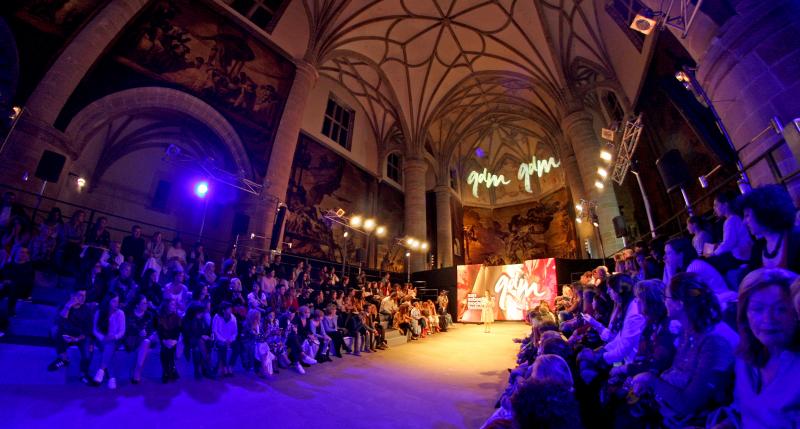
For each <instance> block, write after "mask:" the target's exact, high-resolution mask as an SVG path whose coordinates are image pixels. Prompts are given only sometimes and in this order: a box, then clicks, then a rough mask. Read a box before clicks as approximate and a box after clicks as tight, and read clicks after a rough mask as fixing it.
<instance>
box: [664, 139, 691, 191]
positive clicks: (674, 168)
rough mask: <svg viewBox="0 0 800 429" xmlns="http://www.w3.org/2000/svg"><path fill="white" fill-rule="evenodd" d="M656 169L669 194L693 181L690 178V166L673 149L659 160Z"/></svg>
mask: <svg viewBox="0 0 800 429" xmlns="http://www.w3.org/2000/svg"><path fill="white" fill-rule="evenodd" d="M656 167H657V168H658V173H659V174H660V175H661V180H663V181H664V186H665V187H666V188H667V192H672V191H674V190H676V189H678V188H680V187H681V186H682V185H684V184H685V183H688V182H690V181H691V180H692V178H691V177H689V166H688V165H686V161H684V160H683V157H682V156H681V153H680V152H679V151H678V150H677V149H672V150H670V151H668V152H667V153H665V154H664V156H662V157H661V158H659V159H658V160H657V161H656Z"/></svg>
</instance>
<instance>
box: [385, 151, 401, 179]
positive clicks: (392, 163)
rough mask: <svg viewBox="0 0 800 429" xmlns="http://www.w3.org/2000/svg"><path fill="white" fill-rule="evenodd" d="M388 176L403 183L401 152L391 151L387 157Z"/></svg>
mask: <svg viewBox="0 0 800 429" xmlns="http://www.w3.org/2000/svg"><path fill="white" fill-rule="evenodd" d="M386 177H388V178H390V179H392V180H394V181H395V183H398V184H400V183H403V182H402V180H403V159H402V158H400V154H399V153H397V152H395V153H390V154H389V156H387V157H386Z"/></svg>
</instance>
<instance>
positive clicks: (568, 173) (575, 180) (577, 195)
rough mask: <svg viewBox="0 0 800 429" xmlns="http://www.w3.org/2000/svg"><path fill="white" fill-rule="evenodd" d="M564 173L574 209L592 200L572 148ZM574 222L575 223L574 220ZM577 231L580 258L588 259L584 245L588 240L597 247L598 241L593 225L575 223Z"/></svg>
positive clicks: (564, 162)
mask: <svg viewBox="0 0 800 429" xmlns="http://www.w3.org/2000/svg"><path fill="white" fill-rule="evenodd" d="M562 171H563V172H564V176H565V179H566V183H567V186H569V190H570V195H571V198H572V199H571V200H570V201H572V207H573V208H574V207H575V205H577V204H579V203H580V200H581V199H587V200H588V199H590V198H589V196H588V195H586V191H584V188H583V176H581V170H580V168H578V159H577V158H576V157H575V152H573V151H572V149H571V148H569V153H568V154H567V156H565V157H564V158H563V161H562ZM572 221H573V222H575V220H574V219H573V220H572ZM575 231H576V232H577V240H578V243H577V251H578V256H579V257H581V258H583V257H586V256H587V255H586V248H585V247H584V245H583V243H584V242H585V241H586V240H589V243H590V245H591V246H592V247H593V248H595V247H597V243H596V241H597V239H596V237H595V235H594V230H593V229H592V225H591V224H590V223H587V222H581V223H577V222H575Z"/></svg>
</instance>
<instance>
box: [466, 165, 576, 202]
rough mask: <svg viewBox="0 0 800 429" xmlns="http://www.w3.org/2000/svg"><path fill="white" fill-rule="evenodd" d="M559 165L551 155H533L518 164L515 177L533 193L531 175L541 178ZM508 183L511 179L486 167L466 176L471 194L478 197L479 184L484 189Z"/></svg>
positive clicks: (526, 189)
mask: <svg viewBox="0 0 800 429" xmlns="http://www.w3.org/2000/svg"><path fill="white" fill-rule="evenodd" d="M560 166H561V161H556V160H555V158H553V157H552V156H551V157H550V158H548V159H536V157H535V156H534V157H533V158H531V162H523V163H522V164H520V165H519V170H518V171H517V179H518V180H523V181H524V182H525V191H527V192H528V193H533V190H532V189H531V176H533V175H534V174H535V175H536V177H539V178H541V177H542V176H543V175H544V174H547V173H549V172H550V170H551V169H553V168H558V167H560ZM509 183H511V181H510V180H507V179H506V177H505V176H504V175H502V174H499V175H498V174H494V173H491V172H489V170H488V169H487V168H484V169H483V171H482V172H477V171H474V170H473V171H471V172H470V173H469V176H467V184H468V185H472V195H473V196H474V197H475V198H478V187H480V185H484V186H486V189H492V188H496V187H498V186H500V185H508V184H509Z"/></svg>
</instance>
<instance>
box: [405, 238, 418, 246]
mask: <svg viewBox="0 0 800 429" xmlns="http://www.w3.org/2000/svg"><path fill="white" fill-rule="evenodd" d="M414 241H416V240H414V238H413V237H408V238H406V244H408V245H409V246H411V245H412V244H414Z"/></svg>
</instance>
